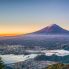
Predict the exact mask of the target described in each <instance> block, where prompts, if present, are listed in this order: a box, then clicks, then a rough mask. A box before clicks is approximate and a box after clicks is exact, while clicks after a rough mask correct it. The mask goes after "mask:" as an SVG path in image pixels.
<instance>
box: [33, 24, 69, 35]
mask: <svg viewBox="0 0 69 69" xmlns="http://www.w3.org/2000/svg"><path fill="white" fill-rule="evenodd" d="M32 34H69V31H68V30H65V29H63V28H62V27H60V26H59V25H57V24H52V25H50V26H47V27H45V28H43V29H40V30H38V31H36V32H33V33H32Z"/></svg>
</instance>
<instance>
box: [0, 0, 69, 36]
mask: <svg viewBox="0 0 69 69" xmlns="http://www.w3.org/2000/svg"><path fill="white" fill-rule="evenodd" d="M51 24H57V25H60V26H61V27H63V28H64V29H67V30H69V0H0V35H3V34H4V35H6V34H10V35H11V34H12V35H14V34H26V33H30V32H33V31H37V30H39V29H41V28H44V27H46V26H48V25H51Z"/></svg>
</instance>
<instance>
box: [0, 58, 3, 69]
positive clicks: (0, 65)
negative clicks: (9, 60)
mask: <svg viewBox="0 0 69 69" xmlns="http://www.w3.org/2000/svg"><path fill="white" fill-rule="evenodd" d="M0 69H4V63H3V61H2V59H1V57H0Z"/></svg>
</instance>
